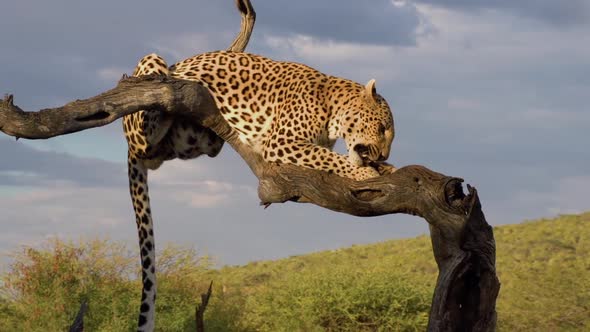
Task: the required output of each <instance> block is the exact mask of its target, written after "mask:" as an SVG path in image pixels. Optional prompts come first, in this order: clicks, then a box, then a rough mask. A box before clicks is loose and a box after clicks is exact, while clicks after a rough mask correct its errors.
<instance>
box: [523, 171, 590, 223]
mask: <svg viewBox="0 0 590 332" xmlns="http://www.w3.org/2000/svg"><path fill="white" fill-rule="evenodd" d="M547 181H551V179H547ZM552 187H553V188H552V190H551V191H548V192H535V191H530V190H523V191H520V192H517V193H516V194H515V195H514V199H515V205H523V208H526V207H528V206H535V207H538V208H540V210H539V211H538V212H537V213H538V214H539V216H555V215H558V214H571V213H581V212H584V211H588V210H590V201H588V197H590V176H589V175H579V176H567V177H563V178H559V179H556V180H555V183H554V184H553V186H552Z"/></svg>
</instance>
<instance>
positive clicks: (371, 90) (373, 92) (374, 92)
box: [365, 79, 377, 100]
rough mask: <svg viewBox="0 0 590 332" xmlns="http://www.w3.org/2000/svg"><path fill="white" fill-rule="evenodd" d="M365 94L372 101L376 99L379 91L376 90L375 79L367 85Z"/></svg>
mask: <svg viewBox="0 0 590 332" xmlns="http://www.w3.org/2000/svg"><path fill="white" fill-rule="evenodd" d="M365 93H366V94H367V96H368V97H370V98H371V99H372V100H375V99H376V95H377V90H376V89H375V79H372V80H370V81H369V82H368V83H367V85H365Z"/></svg>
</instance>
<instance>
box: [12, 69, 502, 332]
mask: <svg viewBox="0 0 590 332" xmlns="http://www.w3.org/2000/svg"><path fill="white" fill-rule="evenodd" d="M141 109H157V110H161V111H164V112H169V113H174V114H175V116H179V117H186V118H187V119H190V120H191V121H196V122H198V123H200V124H201V125H203V126H204V127H208V128H211V129H212V130H214V131H215V132H216V133H217V134H218V135H219V136H220V137H221V138H223V139H224V140H226V141H227V142H228V143H229V144H230V145H232V147H233V148H234V149H235V150H236V151H237V152H238V153H239V154H240V155H241V156H242V158H243V159H244V160H245V161H246V162H247V163H248V165H249V166H250V168H251V169H252V171H253V172H254V174H255V175H256V176H257V177H258V179H259V181H260V182H259V189H258V194H259V197H260V199H261V202H262V203H264V204H269V203H281V202H286V201H296V202H311V203H313V204H316V205H319V206H322V207H325V208H327V209H330V210H334V211H338V212H344V213H348V214H351V215H356V216H376V215H384V214H393V213H406V214H412V215H417V216H420V217H423V218H424V219H426V221H428V223H429V225H430V230H431V238H432V245H433V252H434V257H435V259H436V262H437V264H438V267H439V272H440V273H439V277H438V282H437V286H436V290H435V294H434V297H433V304H432V308H431V315H430V321H429V331H464V330H469V331H493V330H494V329H495V322H496V311H495V302H496V297H497V295H498V291H499V287H500V284H499V281H498V279H497V277H496V273H495V242H494V237H493V232H492V229H491V227H490V226H489V225H488V224H487V222H486V220H485V217H484V215H483V212H482V211H481V205H480V202H479V198H478V196H477V192H476V190H475V189H474V188H471V187H468V188H469V195H467V196H465V195H464V194H463V190H462V186H461V182H462V180H461V179H459V178H455V177H449V176H445V175H443V174H440V173H436V172H433V171H431V170H429V169H427V168H425V167H423V166H406V167H403V168H401V169H399V170H398V171H397V172H395V173H393V174H387V175H383V176H380V177H377V178H373V179H369V180H366V181H360V182H356V181H352V180H349V179H345V178H341V177H339V176H336V175H333V174H328V173H326V172H321V171H316V170H311V169H306V168H301V167H297V166H294V165H288V164H271V163H267V162H265V161H264V160H263V159H262V158H261V157H260V156H259V155H258V154H256V153H254V152H252V151H251V150H250V149H249V148H248V146H246V145H244V144H242V143H241V142H240V140H239V139H238V137H237V135H236V134H235V133H234V132H232V130H231V128H230V127H229V125H228V124H227V123H226V122H225V120H224V119H223V117H222V116H221V114H220V112H219V110H218V109H217V108H216V106H215V104H214V102H213V100H212V98H211V96H210V95H209V93H208V92H207V91H206V89H205V88H203V87H201V86H200V85H199V84H198V83H196V82H189V81H183V80H177V79H172V78H167V77H160V76H151V77H144V78H126V79H123V80H122V81H121V82H119V85H118V86H117V87H116V88H115V89H112V90H110V91H107V92H105V93H103V94H101V95H99V96H97V97H93V98H90V99H86V100H78V101H75V102H72V103H69V104H67V105H65V106H62V107H58V108H54V109H46V110H42V111H40V112H37V113H28V112H24V111H22V110H21V109H20V108H18V107H17V106H15V105H14V104H13V98H12V96H7V97H6V98H5V99H4V100H3V101H2V102H0V130H1V131H3V132H5V133H7V134H9V135H12V136H16V137H26V138H30V139H40V138H49V137H53V136H57V135H63V134H68V133H71V132H75V131H80V130H84V129H87V128H92V127H97V126H102V125H105V124H107V123H110V122H112V121H114V120H115V119H117V118H119V117H122V116H124V115H127V114H131V113H133V112H136V111H138V110H141Z"/></svg>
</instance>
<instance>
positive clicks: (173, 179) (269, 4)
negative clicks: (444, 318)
mask: <svg viewBox="0 0 590 332" xmlns="http://www.w3.org/2000/svg"><path fill="white" fill-rule="evenodd" d="M253 2H254V6H255V8H256V11H257V14H258V20H257V24H256V27H255V29H254V35H253V38H252V40H251V43H250V45H249V47H248V51H250V52H253V53H258V54H262V55H265V56H268V57H271V58H275V59H281V60H292V61H297V62H303V63H305V64H308V65H311V66H313V67H315V68H317V69H319V70H321V71H323V72H325V73H327V74H332V75H338V76H343V77H346V78H350V79H353V80H356V81H358V82H361V83H365V82H367V81H368V80H369V79H371V78H376V79H377V89H378V91H379V92H380V94H382V95H383V96H384V97H385V98H386V99H387V100H388V101H389V104H390V105H391V106H392V109H393V112H394V117H395V121H396V133H397V134H396V139H395V141H394V143H393V147H392V154H391V157H390V160H389V161H390V162H392V163H394V164H396V165H398V166H403V165H409V164H423V165H425V166H427V167H429V168H431V169H433V170H436V171H439V172H442V173H445V174H448V175H454V176H459V177H463V178H464V179H465V180H466V182H468V183H471V184H472V185H474V186H476V187H477V188H478V189H479V191H480V195H481V199H482V203H483V207H484V212H485V213H486V215H487V218H488V221H489V222H490V223H492V224H495V225H499V224H505V223H515V222H520V221H522V220H525V219H533V218H538V217H549V216H554V215H557V214H560V213H576V212H581V211H585V210H590V200H589V199H588V197H590V153H589V149H588V144H589V138H590V136H589V134H588V131H589V129H590V109H589V106H588V101H587V100H588V92H589V91H590V35H589V34H588V33H587V32H588V31H589V28H590V1H587V0H570V1H567V2H564V1H549V0H536V1H532V0H531V1H528V0H527V1H504V0H496V1H492V0H490V1H467V0H452V1H444V2H442V1H433V0H416V1H402V0H393V1H389V0H375V1H353V0H339V1H309V0H301V1H296V2H293V1H286V0H275V1H260V0H258V1H256V0H253ZM233 6H234V4H233V1H231V0H191V1H188V0H179V1H174V2H170V3H169V5H168V7H166V8H161V7H162V3H161V1H152V0H149V1H138V0H130V1H125V2H119V1H113V0H105V1H101V2H97V3H86V2H73V1H66V0H56V1H52V2H51V3H48V2H47V1H41V0H18V1H17V0H8V1H6V2H5V3H3V10H2V11H1V12H0V43H1V44H2V45H3V47H2V52H0V78H1V79H0V92H2V93H13V94H14V95H15V100H16V103H17V104H18V105H19V106H21V107H23V108H25V109H28V110H35V109H39V108H44V107H50V106H58V105H61V104H63V103H65V102H68V101H70V100H73V99H78V98H85V97H89V96H93V95H96V94H98V93H100V92H101V91H104V90H106V89H109V88H111V87H113V86H114V85H115V84H116V82H117V80H118V79H119V78H120V76H121V75H122V74H123V73H131V72H132V71H133V67H134V65H135V63H136V62H137V60H138V59H140V58H141V57H142V56H143V55H145V54H147V53H150V52H157V53H159V54H161V55H163V56H164V57H165V58H166V59H167V61H168V63H169V64H172V63H174V62H176V61H179V60H182V59H183V58H186V57H189V56H192V55H194V54H198V53H201V52H205V51H210V50H216V49H223V48H225V47H227V45H229V43H230V42H231V40H232V38H233V35H234V33H235V32H236V31H237V29H238V27H239V15H238V14H237V12H236V10H235V8H234V7H233ZM339 149H340V151H341V152H342V147H339ZM0 156H2V157H0V211H1V213H0V229H1V232H0V253H2V254H5V253H7V252H9V251H11V250H14V249H16V248H18V247H19V246H21V245H37V244H40V243H42V242H43V241H44V239H46V238H47V237H52V236H59V237H62V238H66V239H78V238H88V237H109V238H113V239H116V240H122V241H125V242H127V243H129V246H130V247H131V248H134V246H135V245H136V233H135V222H134V218H133V214H132V209H131V203H130V200H129V197H128V190H127V180H126V170H125V167H126V166H125V160H126V143H125V140H124V138H123V135H122V129H121V124H120V123H119V122H116V123H113V124H111V125H109V126H107V127H104V128H99V129H92V130H88V131H85V132H82V133H77V134H73V135H69V136H65V137H59V138H55V139H50V140H47V141H25V140H20V141H18V142H15V141H14V140H13V139H10V138H9V137H7V136H4V135H2V134H0ZM150 177H151V195H152V205H153V211H154V217H155V223H156V226H155V227H156V241H157V243H159V244H160V246H162V245H163V244H165V243H176V244H182V245H187V246H194V247H196V248H197V249H198V250H199V251H201V252H202V253H204V254H205V253H206V254H210V255H212V256H214V257H216V258H217V261H218V262H219V264H240V263H245V262H248V261H252V260H258V259H269V258H278V257H285V256H289V255H296V254H302V253H306V252H312V251H317V250H324V249H334V248H338V247H341V246H348V245H352V244H360V243H370V242H376V241H381V240H385V239H390V238H399V237H408V236H415V235H418V234H421V233H425V232H427V231H428V228H427V225H426V223H425V222H424V221H423V220H421V219H419V218H415V217H410V216H403V215H390V216H385V217H377V218H357V217H351V216H347V215H344V214H339V213H335V212H331V211H327V210H324V209H321V208H318V207H315V206H313V205H310V204H294V203H287V204H274V205H272V206H271V207H270V208H269V209H266V210H264V209H262V208H261V207H260V206H259V205H258V199H257V196H256V186H257V181H256V178H255V177H254V176H253V175H252V174H251V173H250V171H249V169H248V168H247V166H246V165H245V163H244V162H243V161H242V160H241V159H240V158H239V157H238V156H237V155H236V153H235V152H233V151H232V150H231V148H230V147H229V146H226V147H225V148H224V150H223V152H222V153H221V155H220V156H218V157H217V158H214V159H211V158H207V157H204V158H200V159H196V160H192V161H188V162H180V161H174V162H169V163H166V164H165V165H164V166H163V167H162V168H161V169H160V170H158V171H156V172H154V173H151V175H150ZM2 261H6V260H5V259H2Z"/></svg>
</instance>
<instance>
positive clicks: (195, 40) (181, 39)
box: [137, 32, 219, 66]
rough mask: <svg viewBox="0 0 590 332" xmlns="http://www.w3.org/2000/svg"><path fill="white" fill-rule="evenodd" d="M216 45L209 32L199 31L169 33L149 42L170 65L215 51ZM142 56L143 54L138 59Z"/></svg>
mask: <svg viewBox="0 0 590 332" xmlns="http://www.w3.org/2000/svg"><path fill="white" fill-rule="evenodd" d="M215 46H218V45H217V43H216V42H214V41H212V40H211V36H210V35H209V34H205V33H199V32H193V33H185V34H178V35H169V36H166V37H165V38H161V39H158V40H156V41H153V42H151V43H150V44H149V47H150V48H153V49H154V50H155V52H156V53H158V54H160V55H161V56H163V57H164V60H166V62H167V63H168V65H169V66H170V65H173V64H174V63H176V62H177V61H180V60H183V59H186V58H188V57H191V56H193V55H195V54H200V53H203V52H208V51H213V50H215V49H216V47H215ZM217 49H219V48H217ZM144 55H147V54H144ZM140 58H141V56H140V57H139V58H138V59H137V60H138V61H139V59H140Z"/></svg>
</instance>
